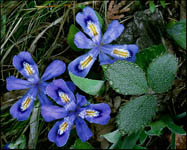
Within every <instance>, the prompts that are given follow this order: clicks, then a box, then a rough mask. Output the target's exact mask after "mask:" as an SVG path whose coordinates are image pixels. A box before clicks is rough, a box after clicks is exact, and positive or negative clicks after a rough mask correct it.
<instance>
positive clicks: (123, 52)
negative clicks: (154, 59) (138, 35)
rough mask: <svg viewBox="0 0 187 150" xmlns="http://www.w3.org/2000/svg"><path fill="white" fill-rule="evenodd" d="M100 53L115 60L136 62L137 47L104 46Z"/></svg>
mask: <svg viewBox="0 0 187 150" xmlns="http://www.w3.org/2000/svg"><path fill="white" fill-rule="evenodd" d="M101 49H102V51H103V52H104V53H106V54H108V55H110V56H112V57H114V58H115V59H116V60H126V61H131V62H134V61H135V60H136V53H137V52H138V47H137V46H136V45H135V44H129V45H126V44H124V45H105V46H102V47H101Z"/></svg>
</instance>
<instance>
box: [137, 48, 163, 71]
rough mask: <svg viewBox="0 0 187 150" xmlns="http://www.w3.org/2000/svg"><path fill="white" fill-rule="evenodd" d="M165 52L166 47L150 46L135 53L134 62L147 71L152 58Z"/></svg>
mask: <svg viewBox="0 0 187 150" xmlns="http://www.w3.org/2000/svg"><path fill="white" fill-rule="evenodd" d="M165 52H166V49H165V47H164V46H163V45H154V46H152V47H149V48H145V49H143V50H141V51H140V52H139V53H137V54H136V63H137V64H138V65H139V66H140V67H141V68H142V69H143V70H144V71H147V68H148V66H149V64H150V63H151V62H152V60H153V59H155V58H156V57H158V56H160V55H161V54H163V53H165Z"/></svg>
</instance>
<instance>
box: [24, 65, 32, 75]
mask: <svg viewBox="0 0 187 150" xmlns="http://www.w3.org/2000/svg"><path fill="white" fill-rule="evenodd" d="M23 66H24V69H25V71H26V73H27V75H32V74H33V73H34V69H33V68H32V67H31V65H29V64H28V63H26V62H24V63H23Z"/></svg>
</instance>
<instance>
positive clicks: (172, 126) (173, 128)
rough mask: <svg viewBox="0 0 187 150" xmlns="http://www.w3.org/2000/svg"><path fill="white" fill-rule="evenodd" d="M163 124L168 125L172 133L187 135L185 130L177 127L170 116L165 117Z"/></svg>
mask: <svg viewBox="0 0 187 150" xmlns="http://www.w3.org/2000/svg"><path fill="white" fill-rule="evenodd" d="M163 122H165V123H166V124H167V127H168V128H169V129H170V130H171V132H172V133H177V134H181V135H186V132H185V131H184V129H183V128H181V127H180V126H178V125H176V124H175V123H174V122H173V119H172V118H171V117H170V116H169V115H166V116H164V118H163Z"/></svg>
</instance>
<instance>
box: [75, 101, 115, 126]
mask: <svg viewBox="0 0 187 150" xmlns="http://www.w3.org/2000/svg"><path fill="white" fill-rule="evenodd" d="M90 111H92V112H94V113H87V112H90ZM110 112H111V110H110V107H109V105H108V104H104V103H100V104H90V105H89V106H87V107H84V108H82V109H81V110H80V113H79V116H80V117H81V118H82V119H84V118H85V119H86V120H88V121H89V122H91V123H97V124H101V125H104V124H107V123H108V121H109V120H110ZM88 114H90V115H88Z"/></svg>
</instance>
